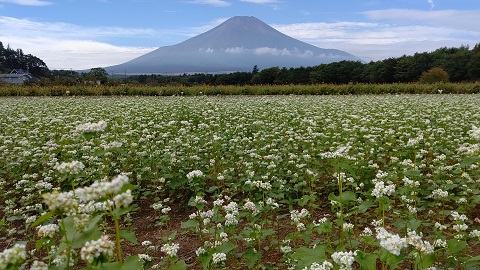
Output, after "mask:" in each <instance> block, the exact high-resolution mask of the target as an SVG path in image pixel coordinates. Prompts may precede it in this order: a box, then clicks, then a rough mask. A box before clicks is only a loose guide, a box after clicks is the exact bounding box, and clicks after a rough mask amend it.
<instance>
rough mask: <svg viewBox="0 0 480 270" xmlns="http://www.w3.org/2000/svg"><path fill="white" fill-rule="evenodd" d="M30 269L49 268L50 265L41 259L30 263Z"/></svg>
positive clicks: (41, 269)
mask: <svg viewBox="0 0 480 270" xmlns="http://www.w3.org/2000/svg"><path fill="white" fill-rule="evenodd" d="M30 270H48V265H47V264H46V263H44V262H41V261H37V260H35V261H33V263H32V265H30Z"/></svg>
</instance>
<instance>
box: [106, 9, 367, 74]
mask: <svg viewBox="0 0 480 270" xmlns="http://www.w3.org/2000/svg"><path fill="white" fill-rule="evenodd" d="M341 60H353V61H359V60H360V59H358V58H356V57H355V56H353V55H351V54H349V53H347V52H344V51H340V50H335V49H321V48H318V47H316V46H313V45H310V44H308V43H305V42H302V41H300V40H297V39H294V38H292V37H289V36H287V35H285V34H282V33H281V32H279V31H277V30H275V29H274V28H273V27H271V26H269V25H267V24H266V23H264V22H262V21H261V20H259V19H257V18H255V17H248V16H236V17H233V18H230V19H228V20H227V21H225V22H223V23H222V24H220V25H219V26H217V27H215V28H213V29H211V30H209V31H207V32H205V33H203V34H200V35H198V36H195V37H193V38H190V39H188V40H186V41H184V42H181V43H179V44H176V45H173V46H164V47H160V48H158V49H156V50H154V51H152V52H150V53H147V54H145V55H142V56H140V57H138V58H135V59H133V60H131V61H128V62H126V63H123V64H120V65H116V66H111V67H106V68H105V70H106V71H107V72H109V73H112V72H113V73H115V72H117V73H123V72H127V73H129V74H135V73H136V74H146V73H167V72H168V73H196V72H198V73H203V72H212V73H215V72H217V73H222V72H225V73H226V72H235V71H251V70H252V68H253V66H254V65H257V66H258V67H259V68H260V69H263V68H269V67H273V66H278V67H287V68H290V67H300V66H315V65H319V64H323V63H331V62H336V61H341Z"/></svg>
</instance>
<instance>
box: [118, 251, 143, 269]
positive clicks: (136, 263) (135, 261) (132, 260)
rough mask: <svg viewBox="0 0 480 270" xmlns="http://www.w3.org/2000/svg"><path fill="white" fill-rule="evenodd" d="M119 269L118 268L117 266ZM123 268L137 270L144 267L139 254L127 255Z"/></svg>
mask: <svg viewBox="0 0 480 270" xmlns="http://www.w3.org/2000/svg"><path fill="white" fill-rule="evenodd" d="M117 269H118V268H117ZM121 269H122V270H137V269H143V261H142V260H141V259H140V257H138V255H133V256H130V257H127V258H126V259H125V261H124V262H123V265H122V268H121Z"/></svg>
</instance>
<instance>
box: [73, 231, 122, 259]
mask: <svg viewBox="0 0 480 270" xmlns="http://www.w3.org/2000/svg"><path fill="white" fill-rule="evenodd" d="M114 248H115V244H114V243H113V242H112V241H110V240H108V235H104V236H102V237H101V238H100V239H98V240H93V241H88V242H86V243H85V245H84V246H83V247H82V249H81V250H80V257H81V258H82V260H84V261H85V262H87V263H89V264H90V263H93V262H94V261H95V259H98V258H99V257H100V256H102V255H103V256H106V257H107V258H109V257H111V256H113V251H114Z"/></svg>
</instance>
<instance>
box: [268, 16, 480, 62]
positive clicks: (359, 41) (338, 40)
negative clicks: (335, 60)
mask: <svg viewBox="0 0 480 270" xmlns="http://www.w3.org/2000/svg"><path fill="white" fill-rule="evenodd" d="M363 14H364V15H365V16H366V17H367V20H366V21H364V22H334V23H325V22H320V23H300V24H289V25H272V26H273V27H274V28H275V29H277V30H279V31H280V32H282V33H284V34H286V35H289V36H291V37H294V38H297V39H300V40H302V41H305V42H307V43H310V44H313V45H316V46H318V47H321V48H333V49H339V50H344V51H347V52H349V53H351V54H353V55H355V56H357V57H360V58H362V59H364V60H366V61H370V60H374V61H376V60H382V59H386V58H390V57H399V56H402V55H403V54H407V55H409V54H414V53H415V52H425V51H433V50H435V49H438V48H440V47H445V46H447V47H458V46H461V45H470V46H471V47H473V46H474V45H475V44H476V43H478V41H479V40H480V29H479V28H478V27H477V26H476V25H475V24H472V22H473V21H479V20H480V12H478V11H458V10H444V11H419V10H408V11H407V10H375V11H367V12H364V13H363Z"/></svg>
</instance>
